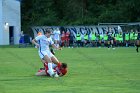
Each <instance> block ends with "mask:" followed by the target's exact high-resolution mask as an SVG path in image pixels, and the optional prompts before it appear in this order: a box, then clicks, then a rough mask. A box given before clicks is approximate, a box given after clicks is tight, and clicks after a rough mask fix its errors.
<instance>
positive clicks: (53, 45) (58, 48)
mask: <svg viewBox="0 0 140 93" xmlns="http://www.w3.org/2000/svg"><path fill="white" fill-rule="evenodd" d="M52 47H53V48H55V49H57V50H61V48H60V47H56V46H55V44H52Z"/></svg>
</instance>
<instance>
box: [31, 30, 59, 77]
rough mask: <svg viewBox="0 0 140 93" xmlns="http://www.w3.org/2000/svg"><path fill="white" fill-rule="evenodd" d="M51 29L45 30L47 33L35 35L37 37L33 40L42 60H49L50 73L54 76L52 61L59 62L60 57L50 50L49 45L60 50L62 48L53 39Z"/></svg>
mask: <svg viewBox="0 0 140 93" xmlns="http://www.w3.org/2000/svg"><path fill="white" fill-rule="evenodd" d="M50 36H51V31H50V29H47V30H46V32H45V35H40V36H37V37H35V39H33V40H32V43H33V44H35V45H36V46H37V48H38V54H39V56H40V58H41V59H42V60H44V63H45V62H48V73H49V74H50V76H52V77H53V76H54V75H55V72H54V71H53V68H52V63H55V64H58V63H59V61H58V59H57V58H56V57H55V56H54V55H53V54H52V53H51V52H50V49H49V46H50V45H52V47H53V48H55V49H57V50H60V49H61V48H59V47H56V46H55V45H54V42H53V41H52V38H51V37H50Z"/></svg>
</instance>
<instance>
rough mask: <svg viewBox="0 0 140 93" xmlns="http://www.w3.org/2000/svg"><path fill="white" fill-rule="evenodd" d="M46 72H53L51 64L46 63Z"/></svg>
mask: <svg viewBox="0 0 140 93" xmlns="http://www.w3.org/2000/svg"><path fill="white" fill-rule="evenodd" d="M48 70H49V72H53V68H52V63H48Z"/></svg>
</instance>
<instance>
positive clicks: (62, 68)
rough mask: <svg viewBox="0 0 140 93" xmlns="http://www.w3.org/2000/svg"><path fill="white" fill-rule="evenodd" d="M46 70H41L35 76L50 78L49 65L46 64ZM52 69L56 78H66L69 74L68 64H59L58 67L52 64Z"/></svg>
mask: <svg viewBox="0 0 140 93" xmlns="http://www.w3.org/2000/svg"><path fill="white" fill-rule="evenodd" d="M44 67H45V68H44V69H40V70H39V71H38V72H37V73H36V74H35V75H36V76H50V74H49V73H48V63H47V62H46V63H44ZM52 68H53V70H54V72H55V73H56V74H55V76H54V77H60V76H64V75H66V73H67V64H66V63H61V62H59V64H58V65H56V64H54V63H53V64H52Z"/></svg>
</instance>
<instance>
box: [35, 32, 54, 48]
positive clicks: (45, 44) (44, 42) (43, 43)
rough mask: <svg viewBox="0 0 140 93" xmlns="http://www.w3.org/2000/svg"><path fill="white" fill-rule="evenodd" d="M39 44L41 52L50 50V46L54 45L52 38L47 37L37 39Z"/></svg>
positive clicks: (41, 36)
mask: <svg viewBox="0 0 140 93" xmlns="http://www.w3.org/2000/svg"><path fill="white" fill-rule="evenodd" d="M35 40H36V41H37V42H38V44H39V51H45V50H49V45H52V44H54V42H53V41H52V38H51V37H50V38H47V37H46V36H45V35H40V36H37V37H36V38H35Z"/></svg>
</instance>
